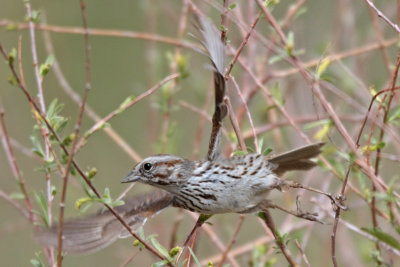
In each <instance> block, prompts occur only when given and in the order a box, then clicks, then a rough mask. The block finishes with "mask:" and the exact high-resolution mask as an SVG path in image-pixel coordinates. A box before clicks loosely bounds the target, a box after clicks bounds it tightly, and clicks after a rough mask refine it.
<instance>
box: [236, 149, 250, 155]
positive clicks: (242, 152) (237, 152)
mask: <svg viewBox="0 0 400 267" xmlns="http://www.w3.org/2000/svg"><path fill="white" fill-rule="evenodd" d="M232 154H233V155H234V156H243V155H247V154H249V153H248V152H247V151H244V150H235V151H233V152H232Z"/></svg>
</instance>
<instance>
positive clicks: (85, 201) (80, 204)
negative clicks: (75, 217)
mask: <svg viewBox="0 0 400 267" xmlns="http://www.w3.org/2000/svg"><path fill="white" fill-rule="evenodd" d="M81 184H82V186H83V188H84V191H85V193H86V197H82V198H79V199H77V200H76V201H75V208H76V209H78V210H80V211H81V212H82V213H84V212H86V211H87V210H88V209H89V208H90V207H91V206H92V205H93V204H94V203H103V204H107V205H109V206H111V207H118V206H121V205H124V204H125V202H124V201H123V200H115V201H114V200H113V199H112V197H111V193H110V189H109V188H108V187H106V188H105V189H104V193H103V194H102V195H101V198H98V197H97V196H96V195H95V194H94V192H93V191H92V189H90V188H89V186H88V185H87V184H86V182H84V181H83V179H82V182H81ZM105 209H106V208H105V207H104V210H105Z"/></svg>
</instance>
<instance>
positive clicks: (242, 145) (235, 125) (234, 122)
mask: <svg viewBox="0 0 400 267" xmlns="http://www.w3.org/2000/svg"><path fill="white" fill-rule="evenodd" d="M224 102H225V104H226V106H227V107H228V115H229V119H230V121H231V124H232V127H233V130H234V131H235V134H236V137H237V139H238V141H239V146H240V149H241V150H243V151H247V148H246V143H245V142H244V139H243V136H242V133H241V131H240V128H239V124H238V122H237V120H236V116H235V113H234V112H233V108H232V105H231V101H229V98H228V97H225V98H224Z"/></svg>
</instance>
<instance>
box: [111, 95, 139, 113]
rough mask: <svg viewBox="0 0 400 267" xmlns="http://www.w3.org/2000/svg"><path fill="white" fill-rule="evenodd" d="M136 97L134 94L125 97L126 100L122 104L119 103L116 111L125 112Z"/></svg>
mask: <svg viewBox="0 0 400 267" xmlns="http://www.w3.org/2000/svg"><path fill="white" fill-rule="evenodd" d="M135 98H136V97H135V96H133V95H131V96H128V97H127V98H125V100H124V101H123V102H122V103H121V105H119V107H118V109H117V110H116V113H117V114H120V113H122V112H124V111H125V110H126V109H127V107H128V105H129V104H130V103H132V101H133V100H135Z"/></svg>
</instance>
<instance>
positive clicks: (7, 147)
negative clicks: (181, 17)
mask: <svg viewBox="0 0 400 267" xmlns="http://www.w3.org/2000/svg"><path fill="white" fill-rule="evenodd" d="M0 129H1V131H0V137H1V141H2V143H3V148H4V151H5V152H6V155H7V159H8V163H9V164H10V167H11V170H12V173H13V175H14V178H15V180H16V181H17V183H18V185H19V187H20V188H21V191H22V194H23V195H24V199H25V205H26V209H27V211H28V213H29V220H30V221H31V223H32V224H35V222H36V216H35V215H34V213H33V206H32V202H31V200H30V198H29V194H28V190H27V189H26V185H25V179H24V178H23V177H22V175H21V171H20V169H19V166H18V164H17V160H16V158H15V155H14V151H13V148H12V146H11V143H10V138H9V136H8V132H7V128H6V123H5V120H4V109H3V105H2V103H1V102H0Z"/></svg>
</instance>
